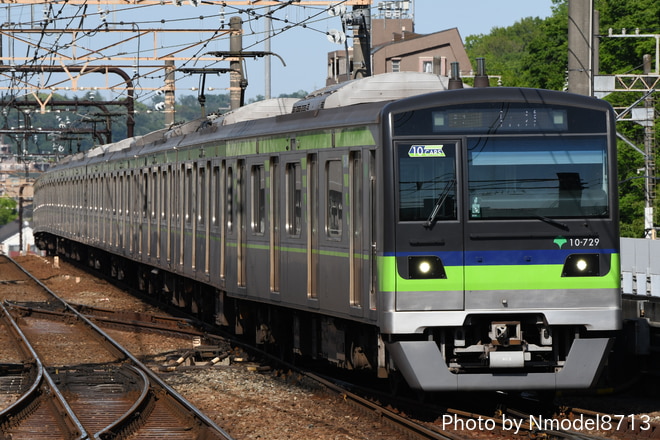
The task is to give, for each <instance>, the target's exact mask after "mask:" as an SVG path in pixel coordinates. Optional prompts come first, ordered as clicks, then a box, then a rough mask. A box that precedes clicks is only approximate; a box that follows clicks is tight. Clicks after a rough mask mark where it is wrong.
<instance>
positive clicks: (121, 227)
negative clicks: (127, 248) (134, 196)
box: [116, 173, 126, 247]
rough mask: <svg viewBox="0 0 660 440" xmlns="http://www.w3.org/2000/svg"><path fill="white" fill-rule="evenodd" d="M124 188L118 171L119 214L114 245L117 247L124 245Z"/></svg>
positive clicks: (121, 175)
mask: <svg viewBox="0 0 660 440" xmlns="http://www.w3.org/2000/svg"><path fill="white" fill-rule="evenodd" d="M125 190H126V189H125V188H124V174H123V173H120V174H119V183H118V185H117V201H118V205H119V209H118V216H119V231H118V234H117V243H116V245H117V246H119V247H123V246H124V225H125V224H126V222H125V219H124V217H125V208H124V203H125V202H124V199H125V198H126V197H125V193H124V191H125Z"/></svg>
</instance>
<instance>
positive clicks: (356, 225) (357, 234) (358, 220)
mask: <svg viewBox="0 0 660 440" xmlns="http://www.w3.org/2000/svg"><path fill="white" fill-rule="evenodd" d="M348 174H349V185H350V188H349V190H350V193H349V207H350V211H349V222H348V226H349V229H350V236H349V246H348V247H349V251H348V255H349V260H350V269H349V278H350V303H351V305H352V306H354V307H360V306H361V305H362V276H361V274H362V273H363V271H362V262H363V259H362V205H363V191H362V187H363V175H362V156H361V154H360V152H359V151H353V152H351V154H350V160H349V164H348Z"/></svg>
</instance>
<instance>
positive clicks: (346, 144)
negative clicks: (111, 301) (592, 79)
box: [34, 73, 621, 391]
mask: <svg viewBox="0 0 660 440" xmlns="http://www.w3.org/2000/svg"><path fill="white" fill-rule="evenodd" d="M449 83H450V82H449V80H448V79H447V78H445V77H439V76H436V75H432V74H422V73H396V74H385V75H379V76H375V77H372V78H366V79H363V80H355V81H352V82H349V83H345V84H340V85H337V86H334V87H329V88H327V89H324V90H323V91H320V92H318V93H316V94H313V95H310V96H308V97H307V98H305V99H302V100H295V99H276V100H268V101H264V102H260V103H256V104H251V105H248V106H246V107H243V108H240V109H238V110H236V111H234V112H230V113H227V114H224V115H221V116H215V117H208V118H204V119H203V120H199V121H194V122H190V123H187V124H185V125H181V126H177V127H173V128H168V129H165V130H162V131H159V132H155V133H151V134H148V135H145V136H141V137H136V138H131V139H126V140H124V141H120V142H117V143H114V144H110V145H104V146H101V147H97V148H95V149H93V150H90V151H89V152H87V153H85V154H78V155H75V156H71V157H68V158H67V159H66V160H64V161H62V162H61V163H60V164H58V165H57V166H56V167H54V168H52V169H51V170H49V171H48V172H46V173H45V174H44V175H43V176H42V177H40V178H39V180H38V181H37V183H36V185H35V196H34V200H35V209H34V220H35V236H36V237H37V241H38V244H39V246H40V247H41V248H42V249H47V250H48V251H49V252H50V253H52V254H55V253H57V254H62V255H65V256H67V257H69V258H73V259H75V260H79V261H81V262H84V263H86V264H89V265H90V266H92V267H95V268H97V269H100V270H103V271H105V272H107V273H108V274H110V275H112V276H114V277H116V278H118V279H123V280H125V281H128V282H131V283H133V284H134V285H135V286H138V287H139V288H140V289H142V290H143V291H144V292H145V293H147V294H149V295H152V296H153V297H154V298H157V299H159V300H160V301H163V302H167V303H173V304H175V305H177V306H179V307H182V308H184V309H185V310H187V311H188V312H191V313H194V314H197V315H199V316H200V317H201V318H203V319H205V320H207V321H209V322H212V323H216V324H219V325H225V326H228V327H230V328H231V329H232V330H234V331H235V332H236V333H239V334H244V335H247V336H249V337H251V338H254V340H255V341H256V342H257V343H260V344H268V345H271V344H272V345H276V346H277V347H278V348H279V350H280V351H281V352H282V353H283V354H284V355H285V356H304V357H310V358H317V359H325V360H327V361H329V362H331V363H333V364H335V365H337V366H339V367H343V368H349V369H360V370H371V371H373V373H374V375H377V376H379V377H388V376H393V377H396V376H398V377H400V376H402V377H403V378H404V379H405V380H406V382H407V383H408V384H409V385H410V386H411V387H412V388H415V389H420V390H424V391H444V390H534V389H536V390H544V389H546V390H554V389H577V388H587V387H590V386H592V385H593V384H594V382H595V381H596V380H597V378H598V375H599V372H600V371H601V369H602V368H603V365H604V363H605V361H606V359H607V356H608V353H609V351H610V347H611V345H612V340H613V339H612V338H613V334H614V332H615V331H617V330H618V329H620V327H621V307H620V301H621V300H620V269H619V267H620V263H619V235H618V207H617V189H616V151H615V131H614V121H615V117H614V114H613V111H612V109H611V108H610V106H609V105H608V104H606V103H605V102H603V101H599V100H596V99H592V98H587V97H582V96H577V95H572V94H568V93H563V92H554V91H547V90H535V89H520V88H463V89H459V90H447V89H448V85H449Z"/></svg>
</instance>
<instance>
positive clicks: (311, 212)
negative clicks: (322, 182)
mask: <svg viewBox="0 0 660 440" xmlns="http://www.w3.org/2000/svg"><path fill="white" fill-rule="evenodd" d="M318 215H319V209H318V159H317V157H316V155H315V154H310V155H308V156H307V218H308V219H309V221H308V222H307V297H308V298H309V299H316V298H318V291H317V285H316V283H317V278H318V276H317V274H318Z"/></svg>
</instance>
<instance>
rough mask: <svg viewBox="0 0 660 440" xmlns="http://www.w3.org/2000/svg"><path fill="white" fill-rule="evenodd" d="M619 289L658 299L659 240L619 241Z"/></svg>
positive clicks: (659, 291)
mask: <svg viewBox="0 0 660 440" xmlns="http://www.w3.org/2000/svg"><path fill="white" fill-rule="evenodd" d="M621 289H622V290H623V293H624V294H629V295H646V296H657V297H660V240H647V239H644V238H622V239H621Z"/></svg>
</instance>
